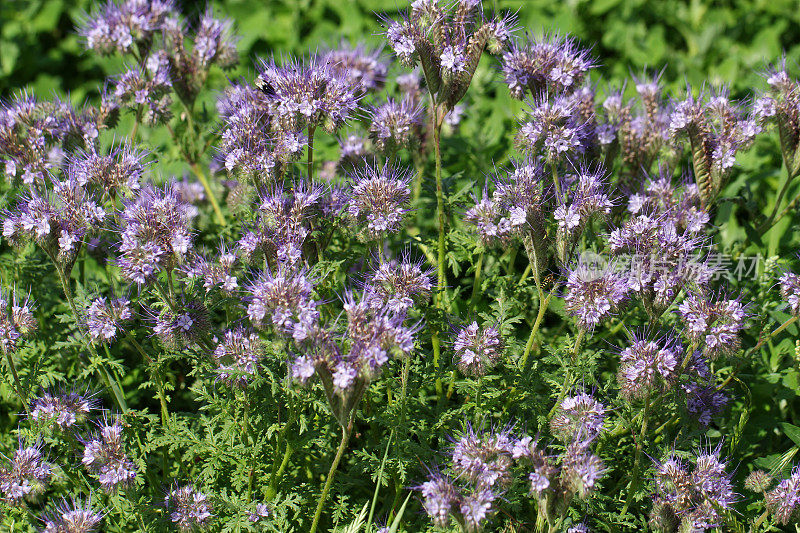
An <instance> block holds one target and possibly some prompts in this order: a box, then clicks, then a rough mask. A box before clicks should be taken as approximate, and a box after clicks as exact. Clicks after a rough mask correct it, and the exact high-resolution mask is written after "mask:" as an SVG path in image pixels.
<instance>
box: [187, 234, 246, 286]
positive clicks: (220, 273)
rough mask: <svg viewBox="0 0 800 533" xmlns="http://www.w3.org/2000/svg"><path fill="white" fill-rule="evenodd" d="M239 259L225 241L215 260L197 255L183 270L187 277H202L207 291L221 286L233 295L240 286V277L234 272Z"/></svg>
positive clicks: (221, 244)
mask: <svg viewBox="0 0 800 533" xmlns="http://www.w3.org/2000/svg"><path fill="white" fill-rule="evenodd" d="M240 242H241V241H240ZM237 261H238V259H237V257H236V254H234V253H233V252H232V251H230V250H228V247H227V246H226V245H225V243H224V242H223V243H220V247H219V251H218V255H217V257H216V260H215V261H209V260H208V259H206V258H205V257H202V256H200V255H197V256H195V257H194V258H192V259H191V260H190V261H188V262H187V265H186V267H185V268H184V269H183V272H184V273H185V274H186V277H187V278H190V279H193V278H199V279H201V280H202V282H203V288H204V289H205V290H206V291H211V290H212V289H214V288H215V287H219V288H220V289H222V291H223V292H224V293H226V294H228V295H232V294H233V293H234V291H236V290H237V289H238V288H239V279H238V278H237V277H236V276H235V275H234V272H233V269H234V266H235V265H236V263H237Z"/></svg>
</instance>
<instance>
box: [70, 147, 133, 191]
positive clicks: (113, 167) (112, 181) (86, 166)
mask: <svg viewBox="0 0 800 533" xmlns="http://www.w3.org/2000/svg"><path fill="white" fill-rule="evenodd" d="M146 156H147V153H146V152H143V151H140V150H138V149H136V148H134V147H133V146H129V145H126V144H123V145H120V146H117V147H115V148H113V149H111V150H110V151H109V152H108V154H106V155H101V154H98V153H97V151H92V150H90V151H88V152H82V153H78V154H77V155H75V156H74V157H73V158H72V159H71V160H70V161H69V165H68V166H67V172H68V173H69V175H70V177H71V178H72V179H74V180H75V181H76V182H78V183H79V184H80V185H83V186H85V185H87V184H94V185H99V186H100V187H101V188H102V190H103V191H105V192H107V193H109V194H111V195H112V196H113V195H116V194H117V193H122V194H124V195H129V194H131V193H133V192H135V191H138V190H139V189H140V188H141V181H142V178H143V176H144V173H145V171H146V170H147V163H145V161H144V159H145V157H146Z"/></svg>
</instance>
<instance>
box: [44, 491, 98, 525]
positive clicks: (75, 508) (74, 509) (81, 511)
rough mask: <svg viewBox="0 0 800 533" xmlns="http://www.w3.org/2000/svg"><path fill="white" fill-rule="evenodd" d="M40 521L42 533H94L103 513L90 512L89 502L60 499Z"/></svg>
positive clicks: (90, 505)
mask: <svg viewBox="0 0 800 533" xmlns="http://www.w3.org/2000/svg"><path fill="white" fill-rule="evenodd" d="M42 521H43V522H44V529H43V530H42V531H43V533H94V532H95V531H97V530H98V528H99V527H100V523H101V522H102V521H103V513H101V512H99V511H94V510H92V504H91V501H89V500H86V501H85V502H84V501H81V500H76V499H72V500H70V501H68V500H66V499H62V500H61V502H60V503H59V504H58V505H56V507H55V510H54V511H52V512H50V513H49V514H47V515H46V516H45V517H44V518H43V519H42Z"/></svg>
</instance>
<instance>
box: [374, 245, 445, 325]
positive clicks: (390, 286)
mask: <svg viewBox="0 0 800 533" xmlns="http://www.w3.org/2000/svg"><path fill="white" fill-rule="evenodd" d="M432 288H433V282H432V281H431V270H429V269H424V270H423V267H422V262H411V261H409V260H408V258H407V257H404V258H403V259H402V260H401V261H399V262H398V261H394V260H393V261H388V262H383V263H381V264H380V265H379V266H378V268H377V270H375V272H373V273H372V275H371V277H370V278H369V281H368V282H367V284H366V288H365V289H364V292H365V297H366V298H367V300H369V303H370V305H371V306H372V307H374V308H381V307H384V306H388V307H389V309H390V310H391V311H393V312H395V313H402V312H404V311H406V310H408V309H409V308H411V306H412V305H414V300H417V301H418V302H423V301H426V300H427V299H428V298H430V295H431V290H432Z"/></svg>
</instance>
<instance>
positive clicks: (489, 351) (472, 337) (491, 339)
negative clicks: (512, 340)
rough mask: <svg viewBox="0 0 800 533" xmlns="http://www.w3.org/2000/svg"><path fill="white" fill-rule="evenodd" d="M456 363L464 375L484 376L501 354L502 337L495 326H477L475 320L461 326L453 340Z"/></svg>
mask: <svg viewBox="0 0 800 533" xmlns="http://www.w3.org/2000/svg"><path fill="white" fill-rule="evenodd" d="M453 351H454V352H455V359H456V364H457V365H458V368H459V370H461V372H462V373H463V374H464V375H467V376H472V377H476V378H477V377H480V376H485V375H486V373H487V372H488V371H489V370H491V369H492V368H494V366H495V365H497V363H498V362H499V361H500V358H501V357H502V355H503V339H502V338H501V337H500V332H499V331H498V330H497V328H492V327H488V328H483V329H481V328H479V327H478V323H477V322H472V324H470V325H468V326H466V327H464V328H461V329H460V330H459V331H458V333H457V334H456V340H455V341H454V342H453Z"/></svg>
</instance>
